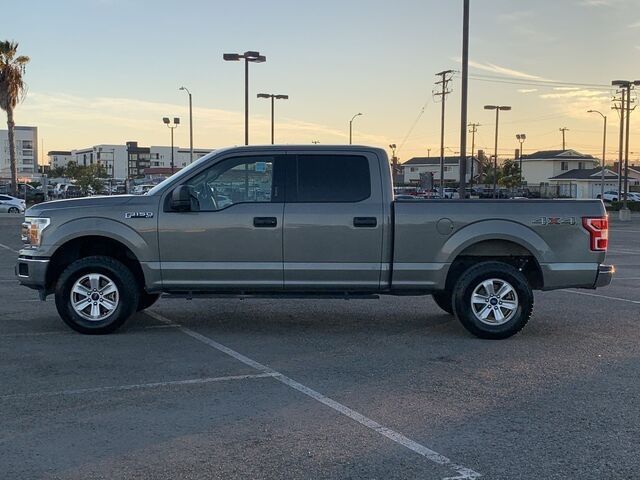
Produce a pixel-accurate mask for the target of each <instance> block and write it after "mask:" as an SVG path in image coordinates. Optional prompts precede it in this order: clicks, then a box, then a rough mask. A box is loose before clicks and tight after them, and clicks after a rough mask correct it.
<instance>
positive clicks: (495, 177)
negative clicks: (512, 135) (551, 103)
mask: <svg viewBox="0 0 640 480" xmlns="http://www.w3.org/2000/svg"><path fill="white" fill-rule="evenodd" d="M484 109H485V110H495V111H496V140H495V150H494V156H493V198H496V194H497V193H498V192H497V190H498V124H499V122H500V110H502V111H508V110H511V107H510V106H508V105H485V106H484Z"/></svg>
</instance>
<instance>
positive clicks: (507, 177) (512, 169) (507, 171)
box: [498, 160, 520, 188]
mask: <svg viewBox="0 0 640 480" xmlns="http://www.w3.org/2000/svg"><path fill="white" fill-rule="evenodd" d="M501 170H502V175H501V176H500V177H498V183H499V184H500V185H501V186H503V187H506V188H515V187H518V186H519V185H520V166H519V165H518V162H516V161H515V160H505V161H504V163H503V164H502V168H501Z"/></svg>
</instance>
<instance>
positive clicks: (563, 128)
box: [560, 127, 569, 152]
mask: <svg viewBox="0 0 640 480" xmlns="http://www.w3.org/2000/svg"><path fill="white" fill-rule="evenodd" d="M568 130H569V129H568V128H567V127H562V128H561V129H560V131H561V132H562V151H563V152H564V151H565V150H566V149H567V145H566V143H565V137H564V133H565V132H566V131H568Z"/></svg>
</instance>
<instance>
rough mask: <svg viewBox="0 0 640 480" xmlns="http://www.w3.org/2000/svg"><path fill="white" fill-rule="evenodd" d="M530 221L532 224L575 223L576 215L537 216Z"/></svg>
mask: <svg viewBox="0 0 640 480" xmlns="http://www.w3.org/2000/svg"><path fill="white" fill-rule="evenodd" d="M531 223H532V224H533V225H575V224H576V217H539V218H536V219H535V220H533V222H531Z"/></svg>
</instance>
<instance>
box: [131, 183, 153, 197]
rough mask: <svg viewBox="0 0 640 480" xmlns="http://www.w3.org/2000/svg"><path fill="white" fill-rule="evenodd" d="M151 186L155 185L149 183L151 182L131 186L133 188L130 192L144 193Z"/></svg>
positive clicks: (135, 193)
mask: <svg viewBox="0 0 640 480" xmlns="http://www.w3.org/2000/svg"><path fill="white" fill-rule="evenodd" d="M153 187H155V185H151V184H145V185H136V186H135V187H133V190H132V191H131V193H133V194H134V195H144V194H145V193H147V192H148V191H149V190H151V189H152V188H153Z"/></svg>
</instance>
